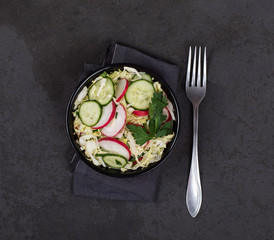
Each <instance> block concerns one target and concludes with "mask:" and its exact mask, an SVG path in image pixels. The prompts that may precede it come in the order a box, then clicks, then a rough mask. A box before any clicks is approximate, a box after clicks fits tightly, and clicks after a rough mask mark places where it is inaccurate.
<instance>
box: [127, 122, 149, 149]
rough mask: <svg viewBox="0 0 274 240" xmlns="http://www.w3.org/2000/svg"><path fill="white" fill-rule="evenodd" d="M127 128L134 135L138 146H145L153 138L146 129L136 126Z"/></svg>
mask: <svg viewBox="0 0 274 240" xmlns="http://www.w3.org/2000/svg"><path fill="white" fill-rule="evenodd" d="M127 128H128V129H129V131H131V132H132V135H133V137H134V139H135V141H136V143H137V144H139V145H143V144H144V143H145V142H147V141H148V140H149V139H151V137H150V136H149V134H148V133H147V130H146V128H144V127H142V126H138V125H134V124H128V125H127Z"/></svg>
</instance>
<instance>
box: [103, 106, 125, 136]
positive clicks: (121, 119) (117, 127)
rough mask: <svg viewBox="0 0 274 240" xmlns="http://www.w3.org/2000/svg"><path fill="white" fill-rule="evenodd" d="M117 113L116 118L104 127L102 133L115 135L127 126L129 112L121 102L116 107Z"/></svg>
mask: <svg viewBox="0 0 274 240" xmlns="http://www.w3.org/2000/svg"><path fill="white" fill-rule="evenodd" d="M115 115H116V116H115V118H114V119H113V120H112V121H111V122H110V123H109V124H108V125H107V126H105V127H104V128H103V129H102V133H103V134H104V135H105V136H107V137H114V136H115V135H117V134H118V133H119V132H120V131H121V130H122V128H123V127H124V126H125V123H126V116H127V113H126V109H125V108H124V106H123V105H121V104H119V105H118V106H117V107H116V113H115Z"/></svg>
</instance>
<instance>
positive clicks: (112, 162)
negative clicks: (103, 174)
mask: <svg viewBox="0 0 274 240" xmlns="http://www.w3.org/2000/svg"><path fill="white" fill-rule="evenodd" d="M102 158H103V161H104V162H105V164H106V165H108V166H109V167H111V168H115V169H120V168H122V167H124V166H125V165H126V164H127V160H126V158H125V157H123V156H120V155H118V154H105V155H103V156H102Z"/></svg>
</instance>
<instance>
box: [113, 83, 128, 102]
mask: <svg viewBox="0 0 274 240" xmlns="http://www.w3.org/2000/svg"><path fill="white" fill-rule="evenodd" d="M128 85H129V83H128V80H127V79H125V78H122V79H121V80H119V82H118V83H117V86H116V93H115V97H116V102H119V101H120V100H121V99H122V98H123V96H124V95H125V94H126V92H127V89H128Z"/></svg>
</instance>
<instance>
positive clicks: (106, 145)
mask: <svg viewBox="0 0 274 240" xmlns="http://www.w3.org/2000/svg"><path fill="white" fill-rule="evenodd" d="M99 145H100V147H101V148H102V149H104V150H105V151H107V152H111V153H116V154H119V155H121V156H123V157H125V158H126V159H127V160H129V159H130V156H131V152H130V150H129V148H128V146H127V145H126V144H124V143H123V142H121V141H120V140H118V139H115V138H102V139H100V140H99Z"/></svg>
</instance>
